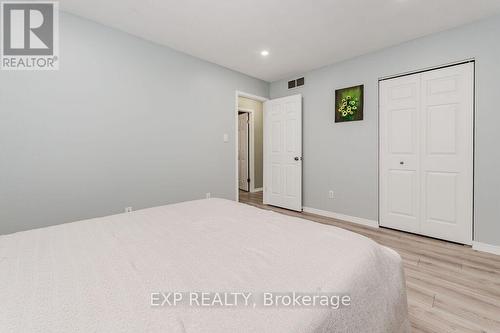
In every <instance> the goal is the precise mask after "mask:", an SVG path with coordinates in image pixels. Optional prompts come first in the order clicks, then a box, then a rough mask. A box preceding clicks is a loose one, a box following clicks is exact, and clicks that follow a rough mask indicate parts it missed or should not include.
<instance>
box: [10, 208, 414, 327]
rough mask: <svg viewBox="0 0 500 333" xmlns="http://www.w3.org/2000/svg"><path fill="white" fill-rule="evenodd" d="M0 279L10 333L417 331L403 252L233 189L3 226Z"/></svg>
mask: <svg viewBox="0 0 500 333" xmlns="http://www.w3.org/2000/svg"><path fill="white" fill-rule="evenodd" d="M0 280H1V283H0V332H106V333H108V332H173V333H176V332H217V333H221V332H231V333H233V332H259V333H262V332H272V333H279V332H287V333H288V332H298V333H299V332H300V333H307V332H355V333H362V332H371V333H376V332H381V333H382V332H383V333H390V332H409V330H410V328H409V322H408V315H407V302H406V290H405V282H404V275H403V269H402V263H401V258H400V257H399V255H398V254H397V253H395V252H394V251H392V250H391V249H388V248H385V247H383V246H380V245H378V244H377V243H375V242H374V241H372V240H370V239H368V238H366V237H363V236H361V235H358V234H355V233H352V232H349V231H346V230H343V229H339V228H336V227H333V226H327V225H321V224H318V223H314V222H311V221H307V220H303V219H300V218H294V217H290V216H286V215H282V214H278V213H274V212H271V211H266V210H262V209H258V208H255V207H252V206H249V205H245V204H240V203H236V202H233V201H228V200H223V199H207V200H198V201H190V202H184V203H179V204H173V205H167V206H161V207H156V208H150V209H144V210H139V211H135V212H132V213H126V214H119V215H113V216H108V217H102V218H96V219H90V220H85V221H79V222H74V223H67V224H62V225H57V226H52V227H48V228H42V229H35V230H30V231H25V232H19V233H15V234H10V235H3V236H0ZM167 292H179V293H181V292H182V295H187V294H188V293H192V292H196V293H200V292H212V293H216V292H224V293H228V292H229V293H232V292H234V293H236V292H248V293H251V294H252V295H254V296H252V297H254V301H253V302H252V303H251V304H250V306H246V305H245V306H243V305H239V306H228V305H227V304H224V305H223V306H220V304H218V305H219V306H210V307H202V306H193V305H192V304H187V303H185V302H184V303H183V304H182V305H179V304H176V305H171V304H170V305H168V304H167V305H164V304H163V305H162V306H158V304H155V303H154V302H155V298H156V297H157V296H158V295H162V297H163V300H165V298H166V295H168V294H167ZM266 292H269V293H272V295H279V294H280V293H283V294H286V295H289V294H290V293H291V292H298V293H303V294H307V293H311V294H318V295H333V294H342V295H344V296H345V295H349V297H350V300H351V303H350V304H349V305H346V306H342V307H339V308H337V309H334V308H332V307H329V306H314V307H311V306H301V307H289V306H286V304H281V305H280V306H277V304H274V305H273V306H265V304H262V303H259V302H261V300H262V295H264V293H266ZM156 301H157V299H156ZM257 301H258V302H257ZM302 305H303V304H302Z"/></svg>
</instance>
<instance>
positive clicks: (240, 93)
mask: <svg viewBox="0 0 500 333" xmlns="http://www.w3.org/2000/svg"><path fill="white" fill-rule="evenodd" d="M239 97H245V98H248V99H253V100H255V101H258V102H262V103H264V102H265V101H268V100H269V98H267V97H262V96H257V95H253V94H249V93H246V92H243V91H239V90H236V92H235V112H234V125H235V126H234V143H235V145H234V148H235V158H234V160H235V172H234V187H235V201H239V199H240V186H239V175H238V112H240V111H241V112H248V113H249V114H250V117H251V118H252V120H251V124H252V125H251V129H250V133H251V139H250V140H251V141H253V137H254V136H253V135H254V126H253V118H254V112H255V110H251V109H245V108H240V107H239V103H238V99H239ZM250 110H251V112H250ZM262 112H263V113H264V108H262ZM263 119H264V117H263ZM250 140H249V141H250ZM249 148H250V149H249V150H250V151H251V153H250V155H251V159H252V162H253V159H254V157H253V152H254V147H253V142H249ZM250 164H251V168H250V172H249V174H250V192H252V189H253V190H255V188H254V185H255V184H254V183H253V181H254V178H255V177H254V173H255V170H254V169H255V168H254V166H253V165H252V163H250Z"/></svg>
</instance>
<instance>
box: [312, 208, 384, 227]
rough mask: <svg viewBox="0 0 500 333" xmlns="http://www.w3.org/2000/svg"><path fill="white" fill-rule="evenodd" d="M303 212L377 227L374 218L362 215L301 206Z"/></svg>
mask: <svg viewBox="0 0 500 333" xmlns="http://www.w3.org/2000/svg"><path fill="white" fill-rule="evenodd" d="M303 210H304V212H306V213H311V214H315V215H321V216H325V217H331V218H334V219H337V220H342V221H346V222H351V223H356V224H361V225H364V226H367V227H371V228H378V222H377V221H375V220H369V219H365V218H362V217H356V216H350V215H344V214H339V213H334V212H329V211H326V210H321V209H316V208H310V207H303Z"/></svg>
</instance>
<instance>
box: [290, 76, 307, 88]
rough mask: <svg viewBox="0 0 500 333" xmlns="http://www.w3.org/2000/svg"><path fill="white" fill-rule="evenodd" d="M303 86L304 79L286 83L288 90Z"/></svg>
mask: <svg viewBox="0 0 500 333" xmlns="http://www.w3.org/2000/svg"><path fill="white" fill-rule="evenodd" d="M304 84H305V81H304V78H303V77H301V78H298V79H295V80H291V81H288V89H293V88H296V87H301V86H303V85H304Z"/></svg>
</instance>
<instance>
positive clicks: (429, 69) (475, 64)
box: [377, 58, 477, 244]
mask: <svg viewBox="0 0 500 333" xmlns="http://www.w3.org/2000/svg"><path fill="white" fill-rule="evenodd" d="M467 63H473V65H474V70H473V96H472V99H473V103H472V105H473V108H472V230H471V235H472V244H474V243H475V230H476V182H475V178H476V142H477V140H476V132H477V131H476V123H477V122H476V117H477V115H476V110H477V98H476V96H477V75H476V73H477V71H476V69H477V60H476V59H475V58H468V59H464V60H459V61H454V62H449V63H446V64H442V65H437V66H432V67H426V68H422V69H418V70H414V71H409V72H403V73H400V74H393V75H387V76H382V77H379V78H378V80H377V111H378V112H377V132H378V135H377V139H378V142H377V174H378V177H377V197H378V204H377V210H378V214H377V215H378V224H379V227H382V226H381V225H380V178H381V173H380V82H381V81H385V80H390V79H395V78H399V77H403V76H408V75H413V74H418V73H424V72H429V71H434V70H438V69H442V68H446V67H452V66H458V65H463V64H467ZM425 237H428V236H425Z"/></svg>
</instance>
